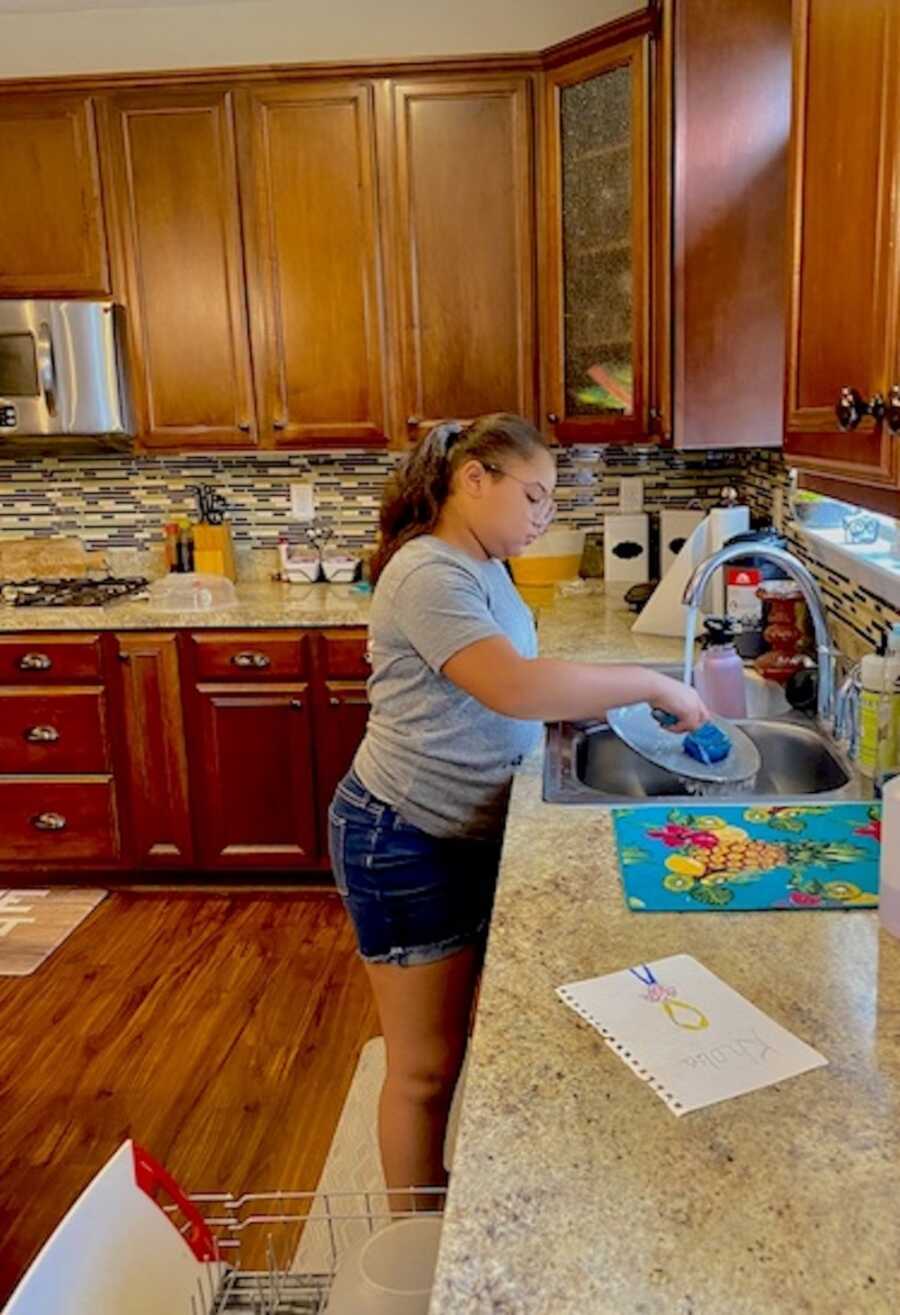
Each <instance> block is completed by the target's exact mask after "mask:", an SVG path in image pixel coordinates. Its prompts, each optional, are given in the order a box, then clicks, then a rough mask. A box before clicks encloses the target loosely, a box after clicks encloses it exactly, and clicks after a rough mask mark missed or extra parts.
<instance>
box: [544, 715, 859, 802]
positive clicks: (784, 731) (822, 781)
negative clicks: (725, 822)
mask: <svg viewBox="0 0 900 1315" xmlns="http://www.w3.org/2000/svg"><path fill="white" fill-rule="evenodd" d="M738 724H739V725H740V726H741V728H742V729H743V730H744V731H745V732H746V734H747V735H749V737H750V739H751V740H753V742H754V743H755V744H756V746H757V748H758V749H759V754H760V758H761V760H762V766H761V768H760V770H759V773H758V775H757V777H756V780H755V781H753V782H752V783H750V784H749V785H745V786H728V787H727V788H724V789H723V787H721V786H715V787H713V791H714V792H715V795H716V797H717V798H719V799H722V798H734V799H758V800H765V801H772V802H775V801H778V800H783V799H786V798H793V799H796V798H798V797H804V796H808V795H815V796H816V798H817V799H820V800H823V801H824V800H826V799H864V798H870V797H871V795H872V786H871V782H869V781H867V780H866V779H865V778H863V777H861V776H860V775H859V774H858V773H857V772H856V770H855V768H854V767H853V765H852V764H851V763H850V762H849V761H848V759H847V758H846V757H845V755H844V754H843V752H842V751H841V750H840V748H839V747H838V746H837V745H836V744H835V743H834V742H833V741H832V740H831V739H830V738H829V737H828V736H827V735H825V734H824V733H823V732H822V731H821V730H820V729H819V728H818V726H817V725H815V724H814V723H813V722H812V721H810V720H809V719H808V718H806V717H803V716H801V715H799V714H797V713H789V714H786V715H785V716H783V717H777V718H761V719H758V720H747V721H741V722H739V723H738ZM701 790H703V787H701ZM710 793H712V791H710ZM696 794H697V792H696V791H695V790H694V789H693V786H692V785H690V784H689V783H686V782H685V781H684V780H682V779H681V778H680V777H678V776H675V775H674V774H672V773H671V772H667V771H665V770H664V769H663V768H660V767H655V766H654V765H653V764H652V763H649V762H647V761H646V759H644V758H642V757H641V756H640V754H637V753H635V752H634V750H633V749H629V747H628V745H627V744H623V743H622V741H621V740H620V739H618V737H617V736H616V735H614V734H613V732H612V731H611V730H610V729H609V727H608V726H607V725H606V724H605V723H597V724H591V725H587V726H573V725H570V724H568V723H559V724H556V725H553V726H550V727H549V728H548V731H547V748H546V753H545V756H544V799H545V800H546V801H547V802H548V803H558V804H612V803H633V802H634V801H635V800H643V801H645V802H649V801H651V800H652V801H655V802H660V803H667V802H669V801H679V800H685V799H690V798H695V797H696Z"/></svg>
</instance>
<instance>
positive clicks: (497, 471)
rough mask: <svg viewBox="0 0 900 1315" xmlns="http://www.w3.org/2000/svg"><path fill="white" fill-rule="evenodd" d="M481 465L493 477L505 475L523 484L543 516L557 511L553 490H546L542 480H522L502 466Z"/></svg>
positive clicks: (531, 500)
mask: <svg viewBox="0 0 900 1315" xmlns="http://www.w3.org/2000/svg"><path fill="white" fill-rule="evenodd" d="M481 464H482V465H483V466H484V468H485V470H489V471H490V472H491V474H492V475H505V476H506V478H507V479H514V480H515V481H516V483H517V484H521V485H522V488H523V489H524V490H525V496H526V498H527V499H528V501H529V502H530V503H531V505H532V507H534V509H535V510H536V511H538V512H540V513H541V515H546V514H547V513H548V512H550V513H552V512H553V511H554V510H555V509H556V503H555V501H554V498H553V493H552V492H551V490H549V489H545V488H544V486H543V484H542V483H541V482H540V480H536V479H534V480H527V479H520V478H519V476H518V475H514V474H513V473H512V471H509V470H504V469H503V467H502V466H493V465H490V464H489V463H488V462H486V461H483V462H482V463H481ZM535 489H540V493H536V492H535Z"/></svg>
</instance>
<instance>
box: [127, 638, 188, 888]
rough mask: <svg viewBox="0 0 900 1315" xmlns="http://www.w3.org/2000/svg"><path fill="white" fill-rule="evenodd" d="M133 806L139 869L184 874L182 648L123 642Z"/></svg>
mask: <svg viewBox="0 0 900 1315" xmlns="http://www.w3.org/2000/svg"><path fill="white" fill-rule="evenodd" d="M117 643H118V654H119V659H120V663H121V667H122V690H123V696H124V697H123V711H124V724H125V747H126V755H127V776H128V804H129V812H130V815H131V831H132V840H133V853H134V862H135V865H136V866H137V867H141V868H143V867H183V866H186V865H188V864H190V863H191V861H192V856H193V844H192V841H191V823H190V812H189V806H188V768H187V750H186V742H185V727H184V715H183V712H182V705H181V682H180V679H179V671H178V640H177V636H176V635H173V634H133V635H119V636H118V639H117Z"/></svg>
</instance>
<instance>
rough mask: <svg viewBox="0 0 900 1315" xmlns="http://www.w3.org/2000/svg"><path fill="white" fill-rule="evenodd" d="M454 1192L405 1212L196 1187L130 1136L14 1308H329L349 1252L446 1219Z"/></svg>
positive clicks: (325, 1195)
mask: <svg viewBox="0 0 900 1315" xmlns="http://www.w3.org/2000/svg"><path fill="white" fill-rule="evenodd" d="M402 1195H406V1194H405V1193H404V1194H402ZM445 1195H446V1189H445V1188H439V1187H436V1188H416V1189H415V1192H414V1193H412V1192H411V1193H410V1194H409V1203H408V1209H405V1210H403V1209H400V1210H398V1209H396V1208H395V1209H391V1208H390V1202H389V1200H388V1196H387V1193H386V1192H378V1193H376V1192H360V1191H356V1192H352V1191H348V1192H315V1191H271V1192H244V1193H241V1194H239V1195H235V1194H233V1193H231V1192H200V1193H194V1194H189V1193H187V1192H185V1191H183V1190H182V1188H181V1187H180V1186H179V1184H178V1183H177V1182H176V1181H175V1179H174V1178H173V1177H172V1176H171V1175H170V1174H169V1173H168V1172H167V1171H166V1169H165V1168H164V1167H163V1166H162V1165H160V1164H159V1163H158V1162H157V1161H156V1160H154V1159H153V1157H152V1156H150V1155H149V1154H148V1153H147V1152H146V1151H145V1150H143V1149H142V1148H141V1147H140V1146H137V1145H135V1143H134V1142H132V1141H126V1142H123V1143H122V1145H121V1146H120V1147H119V1149H118V1151H116V1152H115V1154H114V1155H113V1156H112V1157H111V1158H110V1159H109V1160H108V1161H107V1163H106V1164H105V1165H104V1167H103V1168H102V1169H101V1170H100V1172H99V1173H98V1174H97V1175H96V1177H95V1178H94V1179H93V1180H92V1181H91V1182H90V1183H89V1184H88V1186H87V1187H86V1188H85V1190H84V1191H83V1192H82V1194H81V1196H79V1198H78V1200H77V1201H76V1202H75V1204H74V1205H73V1206H72V1208H71V1209H70V1210H69V1212H68V1214H66V1216H65V1217H64V1218H63V1220H62V1222H61V1223H60V1224H59V1225H58V1227H57V1228H56V1230H55V1231H54V1233H53V1234H52V1236H51V1237H50V1239H49V1241H47V1242H46V1244H45V1245H44V1247H43V1249H42V1250H41V1252H40V1254H39V1255H38V1257H37V1259H36V1260H35V1261H34V1263H33V1264H32V1265H31V1267H30V1269H29V1270H28V1272H27V1273H26V1274H25V1276H24V1278H23V1279H22V1281H21V1282H20V1284H19V1286H18V1287H17V1288H16V1290H15V1292H14V1293H13V1295H12V1297H11V1298H10V1300H9V1303H8V1304H7V1305H6V1307H5V1308H4V1311H3V1315H125V1312H127V1315H321V1312H324V1311H325V1309H326V1306H327V1303H328V1297H329V1293H330V1291H331V1286H332V1283H333V1280H334V1276H335V1274H336V1273H337V1270H338V1267H339V1265H340V1263H341V1258H342V1256H343V1255H344V1253H345V1252H346V1251H347V1250H348V1249H349V1248H351V1247H353V1246H356V1245H359V1244H361V1243H362V1242H363V1241H364V1240H365V1239H366V1238H367V1237H368V1236H370V1235H371V1234H372V1233H374V1232H376V1231H377V1230H378V1229H379V1228H381V1227H383V1226H385V1225H387V1224H388V1223H390V1222H392V1221H395V1220H397V1219H399V1218H402V1217H404V1216H410V1217H412V1216H414V1215H415V1216H421V1215H422V1214H426V1215H438V1214H440V1213H441V1212H442V1207H443V1204H444V1198H445ZM392 1198H393V1200H394V1202H395V1204H396V1194H393V1193H392Z"/></svg>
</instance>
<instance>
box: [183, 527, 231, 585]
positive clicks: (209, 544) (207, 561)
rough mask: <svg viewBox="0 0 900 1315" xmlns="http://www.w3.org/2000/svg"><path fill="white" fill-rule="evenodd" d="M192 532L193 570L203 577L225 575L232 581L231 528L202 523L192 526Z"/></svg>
mask: <svg viewBox="0 0 900 1315" xmlns="http://www.w3.org/2000/svg"><path fill="white" fill-rule="evenodd" d="M192 529H193V532H194V570H195V571H197V572H198V573H200V572H202V573H203V574H205V575H225V576H227V577H228V579H229V580H234V578H235V575H236V572H235V568H234V548H233V546H232V543H231V526H230V525H229V524H228V522H227V521H225V522H223V524H221V525H207V524H205V523H203V522H201V523H199V524H197V525H194V526H192Z"/></svg>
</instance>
